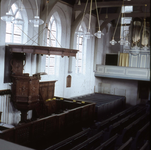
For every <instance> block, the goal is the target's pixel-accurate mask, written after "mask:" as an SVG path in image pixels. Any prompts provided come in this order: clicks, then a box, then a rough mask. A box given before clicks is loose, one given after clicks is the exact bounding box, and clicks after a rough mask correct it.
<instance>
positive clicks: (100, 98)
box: [74, 93, 126, 121]
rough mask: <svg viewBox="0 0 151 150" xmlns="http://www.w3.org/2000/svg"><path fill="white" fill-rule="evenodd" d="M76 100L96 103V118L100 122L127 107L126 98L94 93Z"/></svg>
mask: <svg viewBox="0 0 151 150" xmlns="http://www.w3.org/2000/svg"><path fill="white" fill-rule="evenodd" d="M74 99H75V100H81V101H87V102H93V103H96V106H95V118H96V120H98V121H101V120H103V119H105V118H107V117H108V116H110V115H111V114H115V113H117V112H120V111H122V110H123V109H125V106H126V98H125V96H117V95H109V94H101V93H93V94H89V95H83V96H78V97H74ZM102 114H103V115H102Z"/></svg>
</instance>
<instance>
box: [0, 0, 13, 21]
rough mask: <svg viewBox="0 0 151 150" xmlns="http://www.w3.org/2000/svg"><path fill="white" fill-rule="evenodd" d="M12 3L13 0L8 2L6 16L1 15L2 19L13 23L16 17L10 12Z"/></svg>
mask: <svg viewBox="0 0 151 150" xmlns="http://www.w3.org/2000/svg"><path fill="white" fill-rule="evenodd" d="M10 4H11V0H9V3H8V12H6V15H5V16H2V17H1V20H3V21H5V22H7V23H11V22H12V21H13V19H14V16H13V15H12V14H11V13H9V8H10Z"/></svg>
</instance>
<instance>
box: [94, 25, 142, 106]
mask: <svg viewBox="0 0 151 150" xmlns="http://www.w3.org/2000/svg"><path fill="white" fill-rule="evenodd" d="M102 32H103V33H104V36H102V38H101V39H97V40H96V47H95V61H94V64H95V65H94V70H96V64H101V65H105V56H106V54H107V53H118V52H119V51H120V50H121V48H122V47H120V45H119V44H116V45H113V46H112V45H111V44H110V43H109V42H110V41H111V40H112V35H113V32H114V28H113V27H112V25H111V24H107V27H106V28H104V29H103V31H102ZM119 33H120V28H117V31H116V34H115V40H116V41H118V40H119ZM95 92H99V93H107V94H113V95H122V96H126V103H127V104H130V105H136V104H138V103H139V102H140V101H139V99H138V81H135V80H123V79H114V78H99V77H97V78H95Z"/></svg>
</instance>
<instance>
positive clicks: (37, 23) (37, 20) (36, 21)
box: [29, 0, 44, 27]
mask: <svg viewBox="0 0 151 150" xmlns="http://www.w3.org/2000/svg"><path fill="white" fill-rule="evenodd" d="M35 1H36V7H37V15H36V16H35V17H34V19H32V20H29V22H30V23H32V24H34V27H39V26H40V25H42V24H43V23H44V21H43V20H42V19H40V18H39V16H38V4H37V0H35Z"/></svg>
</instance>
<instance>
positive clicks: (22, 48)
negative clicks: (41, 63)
mask: <svg viewBox="0 0 151 150" xmlns="http://www.w3.org/2000/svg"><path fill="white" fill-rule="evenodd" d="M8 47H9V49H10V51H11V52H15V53H32V54H45V55H60V56H62V57H63V56H74V57H76V53H77V52H78V50H74V49H67V48H59V47H46V46H28V45H9V46H8Z"/></svg>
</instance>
